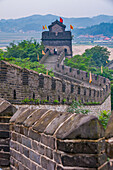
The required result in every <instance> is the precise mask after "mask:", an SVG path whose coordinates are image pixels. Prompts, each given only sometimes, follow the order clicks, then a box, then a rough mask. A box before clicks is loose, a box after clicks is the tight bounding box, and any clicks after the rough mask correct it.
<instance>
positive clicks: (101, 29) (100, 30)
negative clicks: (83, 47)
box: [74, 23, 113, 37]
mask: <svg viewBox="0 0 113 170" xmlns="http://www.w3.org/2000/svg"><path fill="white" fill-rule="evenodd" d="M74 33H75V35H86V34H89V35H98V34H103V35H104V36H108V37H112V36H113V23H101V24H99V25H94V26H91V27H87V28H85V29H75V30H74Z"/></svg>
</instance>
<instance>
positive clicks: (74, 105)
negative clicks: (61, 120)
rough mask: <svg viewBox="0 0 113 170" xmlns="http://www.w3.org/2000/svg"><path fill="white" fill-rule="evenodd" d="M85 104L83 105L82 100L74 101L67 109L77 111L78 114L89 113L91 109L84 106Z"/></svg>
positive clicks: (72, 111)
mask: <svg viewBox="0 0 113 170" xmlns="http://www.w3.org/2000/svg"><path fill="white" fill-rule="evenodd" d="M83 106H84V105H82V103H81V101H79V102H77V101H75V100H74V101H73V102H72V104H71V106H69V108H68V109H67V111H68V112H71V113H77V114H80V113H81V114H88V113H89V110H87V109H84V108H83Z"/></svg>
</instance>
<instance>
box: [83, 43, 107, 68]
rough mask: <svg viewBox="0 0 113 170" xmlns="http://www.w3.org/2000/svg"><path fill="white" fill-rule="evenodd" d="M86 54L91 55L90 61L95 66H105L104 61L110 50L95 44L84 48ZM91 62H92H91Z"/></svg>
mask: <svg viewBox="0 0 113 170" xmlns="http://www.w3.org/2000/svg"><path fill="white" fill-rule="evenodd" d="M85 54H86V56H87V57H88V56H91V58H92V62H93V63H95V64H94V65H95V66H96V67H101V66H106V61H108V59H109V55H110V52H109V51H108V49H107V48H105V47H100V46H95V47H93V48H91V49H87V50H85ZM93 63H92V64H93Z"/></svg>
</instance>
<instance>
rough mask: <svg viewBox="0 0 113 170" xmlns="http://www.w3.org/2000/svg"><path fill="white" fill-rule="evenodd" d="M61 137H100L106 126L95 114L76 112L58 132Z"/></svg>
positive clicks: (102, 135)
mask: <svg viewBox="0 0 113 170" xmlns="http://www.w3.org/2000/svg"><path fill="white" fill-rule="evenodd" d="M56 137H57V138H59V139H99V138H101V137H104V128H103V127H102V125H101V124H100V122H99V121H98V119H97V117H95V116H93V115H83V114H74V115H73V116H72V117H71V118H70V119H68V120H67V121H66V122H65V123H64V124H63V125H62V126H61V127H60V128H59V130H58V131H57V132H56Z"/></svg>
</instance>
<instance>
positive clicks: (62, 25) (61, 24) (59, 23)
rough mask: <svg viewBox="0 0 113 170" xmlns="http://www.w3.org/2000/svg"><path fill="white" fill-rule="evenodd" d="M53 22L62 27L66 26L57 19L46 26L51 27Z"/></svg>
mask: <svg viewBox="0 0 113 170" xmlns="http://www.w3.org/2000/svg"><path fill="white" fill-rule="evenodd" d="M55 24H58V25H59V26H61V27H63V28H66V26H65V25H64V24H63V23H61V22H60V21H58V20H56V21H54V22H52V24H51V25H49V26H48V28H49V29H50V28H51V27H53V26H54V25H55Z"/></svg>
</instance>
